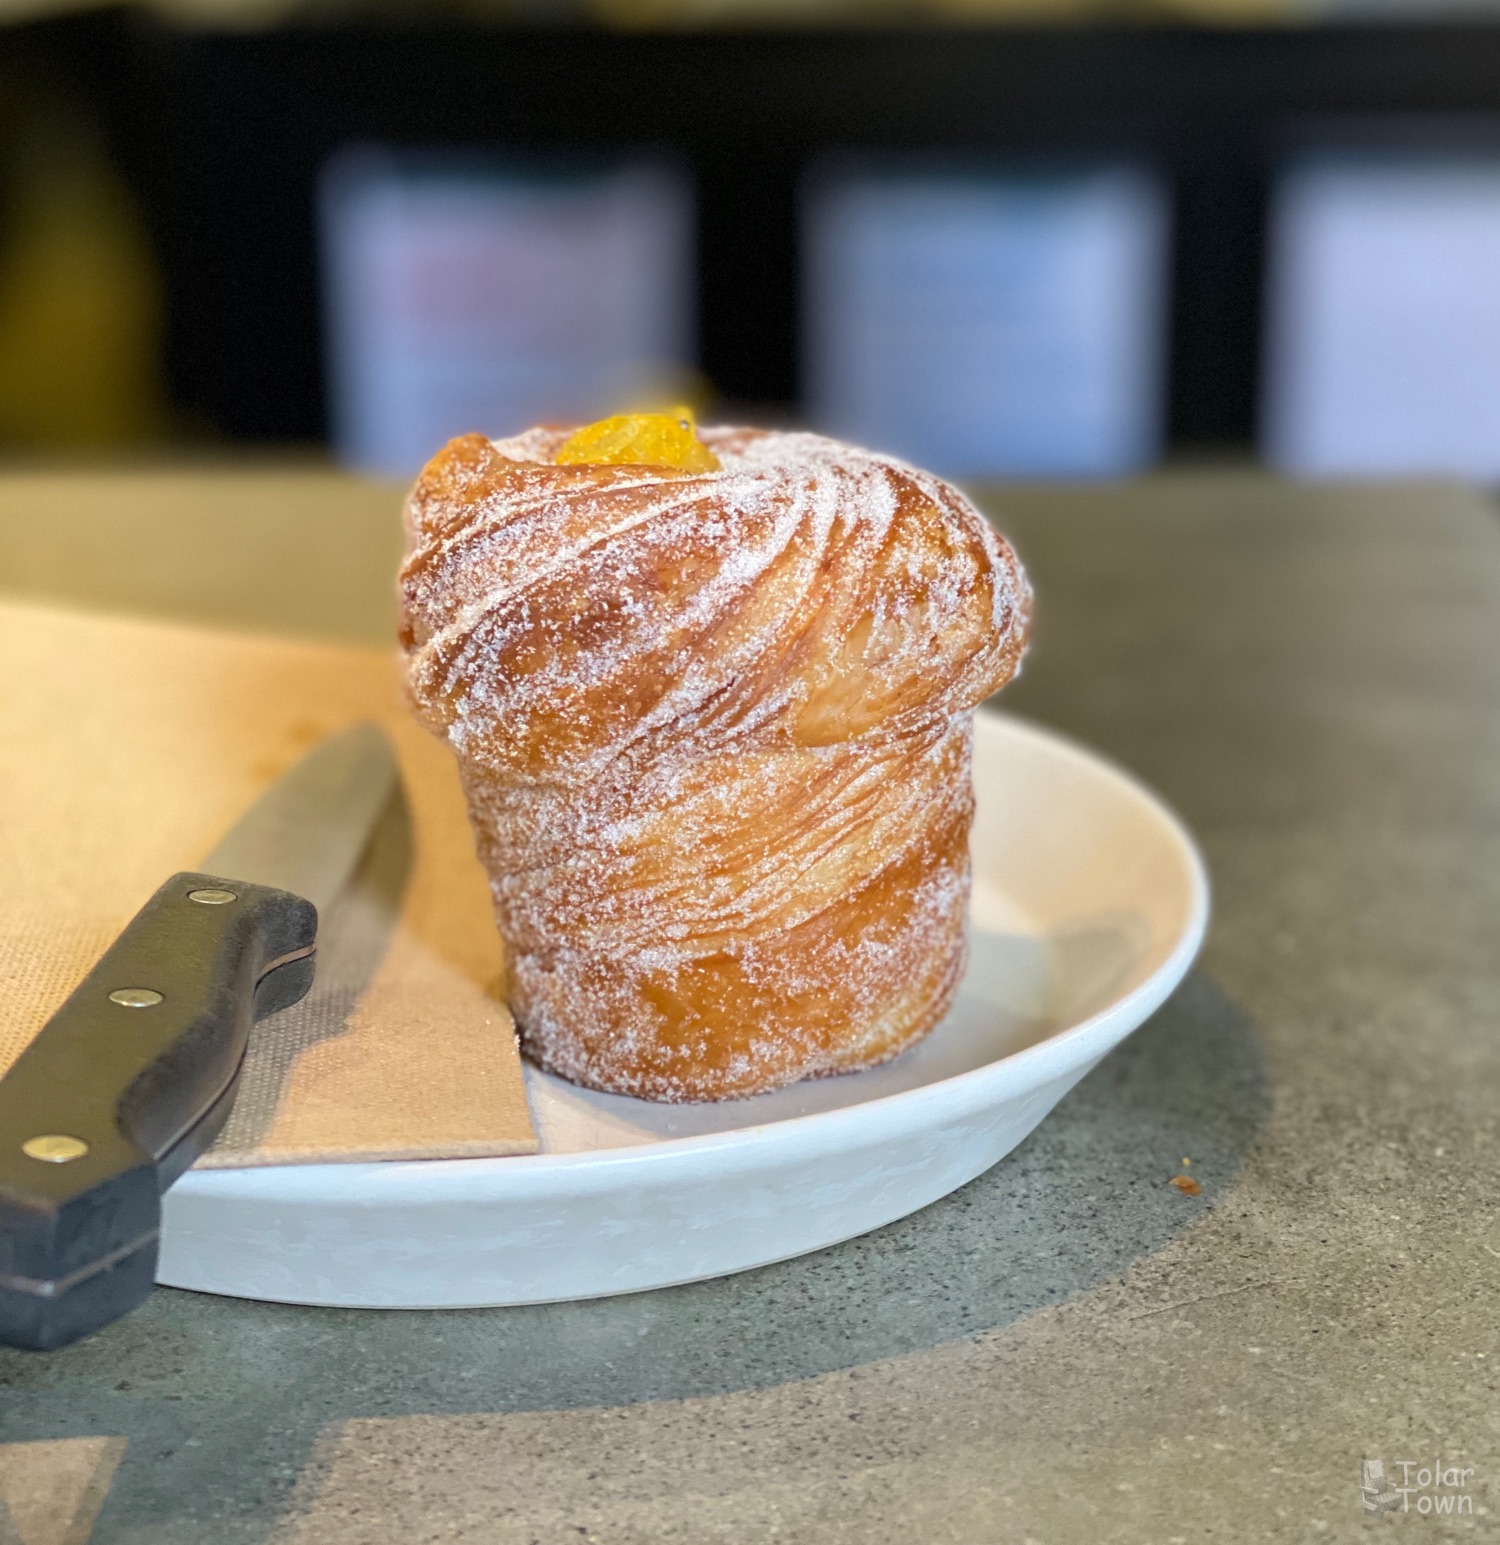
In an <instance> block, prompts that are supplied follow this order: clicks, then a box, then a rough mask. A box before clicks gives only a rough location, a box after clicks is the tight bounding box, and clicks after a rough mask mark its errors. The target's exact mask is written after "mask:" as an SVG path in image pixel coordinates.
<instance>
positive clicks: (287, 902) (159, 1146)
mask: <svg viewBox="0 0 1500 1545" xmlns="http://www.w3.org/2000/svg"><path fill="white" fill-rule="evenodd" d="M317 930H318V917H317V911H316V909H315V908H314V907H313V905H312V903H311V902H308V901H304V900H303V899H302V898H301V897H300V896H293V895H290V894H289V893H288V892H286V891H278V890H270V889H268V888H266V887H264V886H259V885H248V884H244V883H242V882H240V881H237V880H232V879H223V878H220V877H218V876H215V875H209V874H176V875H173V876H172V878H171V879H170V880H168V881H167V883H166V884H165V885H163V886H162V887H161V889H160V890H159V891H157V893H156V894H155V895H154V896H153V897H152V898H151V900H150V901H148V902H147V903H146V905H145V906H144V907H143V908H142V909H141V911H140V912H139V913H137V915H136V916H135V918H134V919H133V920H132V921H131V923H130V924H129V926H128V927H127V928H126V929H125V931H124V933H122V934H121V935H120V937H119V938H118V939H117V940H116V941H115V943H114V944H113V945H112V946H111V947H110V949H109V952H108V953H107V954H106V955H105V956H104V957H103V958H102V959H101V960H100V961H99V963H98V965H96V966H95V967H94V969H93V970H92V971H90V972H89V974H88V975H87V976H86V977H85V978H84V980H83V981H82V982H81V983H80V984H79V986H78V988H77V990H76V991H75V992H74V993H73V995H72V996H71V997H70V998H69V999H68V1000H67V1002H66V1003H64V1004H63V1006H62V1007H61V1008H60V1009H59V1010H58V1011H57V1013H56V1014H54V1015H53V1016H52V1018H51V1019H50V1020H48V1022H47V1023H46V1025H44V1026H43V1027H42V1030H41V1031H40V1033H39V1034H38V1035H37V1037H36V1039H35V1040H34V1041H32V1043H31V1044H30V1045H29V1046H28V1047H27V1048H26V1050H25V1051H24V1052H23V1053H22V1054H21V1056H20V1057H19V1058H18V1059H17V1061H16V1062H15V1064H14V1065H13V1066H12V1067H11V1069H10V1071H9V1072H7V1073H6V1074H5V1076H4V1077H3V1078H0V1342H3V1343H5V1344H7V1345H10V1346H18V1347H27V1348H32V1349H35V1350H42V1351H45V1350H50V1349H52V1348H55V1347H59V1346H65V1345H67V1343H68V1342H70V1341H76V1340H77V1339H78V1338H79V1337H80V1336H85V1335H87V1334H89V1332H90V1331H93V1330H97V1329H98V1328H99V1327H100V1326H101V1325H105V1324H108V1323H109V1322H110V1321H111V1320H115V1319H118V1318H119V1317H120V1316H121V1315H123V1314H128V1313H129V1312H130V1310H132V1309H134V1308H135V1307H136V1306H137V1305H138V1304H139V1303H140V1302H141V1300H142V1299H144V1298H145V1297H146V1295H147V1294H148V1293H149V1292H150V1291H151V1286H152V1283H153V1281H154V1279H155V1273H156V1254H157V1234H158V1231H159V1229H160V1225H161V1193H162V1192H163V1191H164V1190H165V1189H166V1188H167V1187H168V1186H169V1185H170V1184H171V1183H172V1181H173V1180H175V1179H176V1178H177V1176H178V1175H179V1174H181V1172H182V1171H183V1170H184V1169H186V1168H187V1166H188V1165H189V1164H191V1163H192V1161H193V1160H194V1159H195V1158H196V1157H197V1156H198V1154H199V1153H201V1152H202V1151H203V1149H204V1148H206V1147H207V1146H208V1144H209V1143H210V1142H212V1141H213V1139H214V1137H215V1136H216V1135H217V1133H218V1131H219V1129H220V1127H222V1125H223V1123H224V1120H225V1118H226V1117H227V1115H228V1113H229V1107H230V1104H231V1103H232V1101H233V1098H234V1089H235V1085H236V1082H237V1080H238V1077H239V1069H240V1063H241V1061H242V1059H243V1057H244V1054H245V1043H246V1041H247V1039H248V1037H249V1034H250V1026H251V1024H252V1023H253V1022H254V1021H255V1020H256V1019H258V1018H260V1017H262V1016H263V1015H265V1014H268V1013H272V1012H274V1011H275V1010H276V1009H280V1008H285V1007H286V1006H287V1005H288V1004H291V1003H295V1002H296V1001H297V999H299V998H300V997H302V995H303V994H304V993H305V992H306V991H307V989H308V987H309V986H311V984H312V973H313V947H314V945H315V943H316V941H317Z"/></svg>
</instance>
